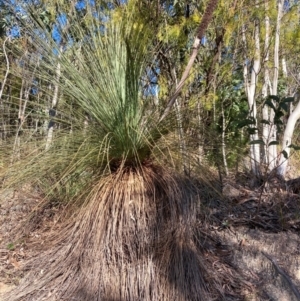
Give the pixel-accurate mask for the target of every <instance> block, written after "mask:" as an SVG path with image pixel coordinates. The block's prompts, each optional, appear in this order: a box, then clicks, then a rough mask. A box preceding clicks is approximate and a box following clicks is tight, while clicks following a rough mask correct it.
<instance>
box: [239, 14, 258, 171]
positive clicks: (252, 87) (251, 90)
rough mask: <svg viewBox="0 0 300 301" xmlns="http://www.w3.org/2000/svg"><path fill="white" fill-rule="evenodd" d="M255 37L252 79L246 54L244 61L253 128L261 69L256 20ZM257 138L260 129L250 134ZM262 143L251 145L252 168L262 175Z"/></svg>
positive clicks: (251, 140)
mask: <svg viewBox="0 0 300 301" xmlns="http://www.w3.org/2000/svg"><path fill="white" fill-rule="evenodd" d="M245 30H246V29H245V26H243V32H242V39H243V44H244V51H246V49H247V45H246V33H245ZM254 39H255V52H254V59H253V66H252V70H251V73H250V80H249V74H248V62H249V59H248V58H247V57H246V56H245V62H244V84H245V90H246V95H247V98H248V106H249V117H251V118H253V120H254V122H255V123H254V124H253V125H252V128H257V108H256V100H255V91H256V86H257V78H258V73H259V71H260V59H261V58H260V43H259V42H260V41H259V22H258V20H255V31H254ZM255 140H259V137H258V131H257V130H254V133H253V134H251V135H250V142H253V141H255ZM260 160H261V159H260V144H258V143H254V144H251V147H250V161H251V170H252V173H253V174H254V175H255V176H259V175H260V163H261V162H260Z"/></svg>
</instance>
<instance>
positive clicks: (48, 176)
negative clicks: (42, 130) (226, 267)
mask: <svg viewBox="0 0 300 301" xmlns="http://www.w3.org/2000/svg"><path fill="white" fill-rule="evenodd" d="M213 2H216V1H213ZM135 4H136V3H135V1H128V3H127V4H126V5H123V6H121V7H119V8H117V9H115V10H108V11H106V12H105V13H104V12H103V10H101V9H100V7H99V8H97V7H96V6H88V5H87V6H86V7H85V11H84V12H83V11H78V12H77V13H76V12H73V13H70V14H69V15H68V16H67V18H68V19H67V22H68V23H69V24H71V26H69V27H68V30H64V31H62V32H61V34H63V35H65V40H66V41H68V43H66V46H65V50H64V51H63V52H60V53H59V55H58V53H57V50H56V49H57V45H56V44H55V43H54V42H52V41H51V34H48V35H47V34H46V27H45V23H43V22H41V20H40V19H39V17H38V16H44V15H42V14H40V13H39V12H38V11H34V12H32V13H31V14H28V17H27V19H26V18H25V21H26V24H27V25H26V31H27V32H29V31H30V34H31V35H32V39H31V42H32V44H33V45H34V47H35V49H37V50H38V51H40V53H41V60H40V63H39V66H38V67H37V68H36V66H32V68H35V70H36V72H37V74H38V76H39V77H40V78H42V79H43V81H44V82H45V87H48V86H49V84H47V82H48V83H52V84H54V86H57V87H58V88H59V90H60V91H62V93H63V97H61V99H60V107H59V110H58V114H57V116H56V117H55V118H56V122H57V123H59V124H60V127H59V130H58V131H57V132H56V134H55V135H54V136H53V137H52V141H51V147H49V148H48V147H47V150H46V149H45V141H43V140H42V141H40V148H37V147H34V149H32V150H31V151H27V152H26V153H24V154H23V155H22V156H21V158H20V160H19V161H17V162H14V164H13V166H11V167H10V168H9V169H7V170H6V173H5V179H6V180H5V185H6V186H7V187H11V186H14V185H18V184H19V183H23V182H24V181H27V182H28V181H29V182H30V183H31V184H36V185H39V186H40V187H42V188H43V189H44V188H47V189H48V190H47V194H46V195H48V196H49V195H54V193H55V192H56V191H58V192H59V193H60V195H59V196H56V197H57V198H60V199H64V201H66V200H69V201H70V202H71V204H73V205H72V208H73V211H72V212H74V214H73V215H72V216H71V217H69V218H68V219H67V220H66V221H65V223H63V227H62V228H61V229H60V231H59V233H56V234H55V235H54V236H53V237H52V238H50V241H51V242H52V243H53V245H52V247H51V248H49V249H48V250H45V251H44V252H42V253H41V255H39V257H38V258H34V259H33V260H32V261H31V262H30V263H29V266H28V267H29V268H30V270H31V272H30V273H29V275H28V277H27V278H25V279H24V280H23V281H22V282H21V284H20V285H19V287H18V288H16V289H15V290H13V291H12V292H11V293H9V294H8V295H6V296H4V297H3V299H2V300H10V301H13V300H44V299H45V300H81V301H85V300H86V301H93V300H94V301H96V300H210V297H209V291H211V292H212V290H213V289H212V285H210V284H208V283H206V281H205V277H206V276H207V270H208V268H207V263H206V262H205V261H204V260H203V257H202V256H201V237H200V234H199V233H200V232H199V229H198V228H197V227H196V225H197V214H198V208H199V191H198V188H197V185H195V183H193V182H192V181H191V180H190V179H188V178H186V177H184V176H182V175H180V173H178V172H177V171H176V169H175V168H174V167H172V164H171V162H173V158H172V157H171V156H169V155H168V154H169V153H170V154H171V153H172V152H167V151H165V150H167V147H166V145H164V144H165V143H166V142H165V141H166V140H164V135H166V134H168V133H169V132H170V131H172V129H173V128H174V125H175V126H176V118H175V116H174V114H173V113H172V111H171V109H170V107H169V106H168V113H166V111H165V112H163V110H162V109H160V108H159V107H158V106H152V105H151V103H152V102H151V103H149V102H148V100H147V97H144V96H145V95H144V93H143V90H142V89H141V87H142V85H141V78H142V77H143V76H145V73H146V69H147V66H148V65H149V64H151V63H153V61H152V58H153V57H155V56H153V53H154V52H155V46H154V45H153V41H152V38H151V36H152V30H151V25H150V23H147V22H145V20H144V19H142V18H141V16H140V15H139V14H137V11H136V9H135V8H136V5H135ZM43 9H44V8H43ZM83 13H84V15H82V14H83ZM30 16H31V17H30ZM31 26H33V27H31ZM206 26H207V24H206ZM41 32H43V33H45V35H46V36H45V35H41ZM58 65H59V66H60V75H59V77H58V76H55V66H58ZM39 89H42V87H39ZM46 91H47V89H45V93H47V92H46ZM31 106H34V103H32V104H31ZM169 111H170V112H169ZM70 112H71V114H70ZM161 116H163V117H161ZM70 127H72V131H70ZM35 146H36V142H35ZM6 147H7V146H6ZM175 151H176V150H175ZM20 171H21V172H20ZM62 192H65V194H62ZM74 208H75V209H74ZM214 293H216V291H214Z"/></svg>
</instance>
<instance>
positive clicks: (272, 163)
mask: <svg viewBox="0 0 300 301" xmlns="http://www.w3.org/2000/svg"><path fill="white" fill-rule="evenodd" d="M283 2H284V0H278V1H277V20H276V31H275V45H274V73H273V82H272V94H273V95H277V93H278V74H279V44H280V27H281V18H282V12H283ZM274 117H275V112H274V110H271V112H270V120H271V121H272V124H271V127H270V141H276V140H277V127H276V125H275V124H274V122H273V121H274ZM268 148H269V151H268V154H269V170H273V169H274V168H276V166H277V163H278V162H277V159H278V155H277V146H276V145H270V146H269V147H268Z"/></svg>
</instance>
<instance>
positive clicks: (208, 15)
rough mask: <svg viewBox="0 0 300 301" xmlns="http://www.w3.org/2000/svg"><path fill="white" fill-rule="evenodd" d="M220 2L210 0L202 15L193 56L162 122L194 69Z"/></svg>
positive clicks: (163, 115) (162, 117) (161, 118)
mask: <svg viewBox="0 0 300 301" xmlns="http://www.w3.org/2000/svg"><path fill="white" fill-rule="evenodd" d="M218 2H219V0H210V1H209V3H208V4H207V7H206V10H205V13H204V15H203V17H202V20H201V23H200V25H199V27H198V30H197V35H196V38H195V41H194V44H193V48H192V49H193V51H192V54H191V57H190V59H189V62H188V64H187V66H186V68H185V70H184V72H183V74H182V77H181V80H180V82H179V83H178V85H177V86H176V90H175V92H174V94H173V95H172V97H171V99H170V100H169V103H168V104H167V107H166V109H165V110H164V112H163V114H162V116H161V117H160V119H159V122H161V121H162V120H163V119H165V118H166V116H167V115H168V114H169V112H170V110H171V108H172V107H173V105H174V103H175V100H176V98H177V97H178V95H179V93H180V91H181V89H182V87H183V85H184V83H185V81H186V79H187V78H188V76H189V73H190V71H191V69H192V66H193V63H194V61H195V59H196V56H197V54H198V51H199V47H200V43H201V39H202V38H203V37H204V33H205V31H206V29H207V27H208V24H209V23H210V21H211V19H212V17H213V13H214V11H215V9H216V7H217V4H218Z"/></svg>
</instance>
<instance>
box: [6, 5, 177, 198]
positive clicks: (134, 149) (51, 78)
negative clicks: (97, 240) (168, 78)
mask: <svg viewBox="0 0 300 301" xmlns="http://www.w3.org/2000/svg"><path fill="white" fill-rule="evenodd" d="M134 7H135V1H129V3H128V5H127V6H123V7H122V8H120V9H119V10H118V11H114V10H111V11H109V10H108V11H107V12H106V14H107V19H108V20H107V21H106V22H105V23H103V22H102V21H101V20H100V19H99V18H95V17H94V16H93V10H92V9H91V8H88V9H87V10H86V12H85V15H84V18H80V22H78V19H77V18H78V16H77V14H74V15H68V23H70V24H72V26H71V27H68V26H67V27H66V28H62V29H61V38H62V43H65V45H66V46H63V47H62V46H60V45H57V44H56V43H55V41H53V39H52V37H51V32H49V31H47V27H48V25H49V22H50V21H49V20H50V19H51V18H52V19H53V17H51V18H50V17H49V19H47V20H46V19H45V16H47V14H46V15H45V14H35V11H34V10H33V9H34V8H31V9H32V11H31V12H30V14H29V16H34V19H32V18H31V17H30V22H28V21H29V20H27V19H25V20H23V21H24V22H25V23H24V24H23V25H25V26H26V32H27V35H28V36H31V39H30V40H29V41H32V43H31V44H30V47H31V51H32V54H31V55H32V56H33V55H36V54H38V53H40V54H41V55H42V56H43V59H42V60H40V61H39V64H38V66H37V65H36V64H29V65H28V70H27V72H28V73H29V74H33V73H34V74H35V76H36V77H38V78H41V79H42V81H43V86H40V87H39V89H40V93H44V95H45V96H46V97H48V96H49V100H51V98H52V97H53V92H52V91H51V90H49V89H48V88H47V87H49V85H50V86H52V87H53V86H58V90H59V93H60V94H61V97H60V98H61V99H60V101H59V104H58V113H57V116H56V117H55V118H54V119H53V121H54V122H55V124H56V128H55V132H54V138H53V141H52V144H51V147H50V149H49V150H45V141H44V140H40V141H34V144H33V145H32V148H33V149H34V151H30V152H29V153H27V154H26V152H24V151H22V147H21V154H22V156H21V159H20V160H14V162H13V166H11V168H9V169H8V170H7V172H6V174H5V177H7V179H8V180H7V181H6V185H7V186H10V185H18V183H20V182H23V181H30V182H31V183H35V184H37V185H38V186H39V187H41V188H43V190H46V191H48V193H50V194H51V195H52V197H59V198H63V199H64V200H68V199H74V198H77V197H79V196H82V194H84V193H85V191H86V192H87V191H88V190H89V189H90V188H89V187H90V186H89V185H92V183H93V181H92V180H95V179H97V178H100V177H101V176H102V175H103V174H107V173H109V172H111V171H112V170H115V169H118V168H119V167H120V166H121V165H122V164H125V165H139V164H142V163H143V162H144V161H146V160H149V159H150V157H151V155H152V149H153V148H154V147H155V145H156V144H157V141H158V140H159V139H160V137H161V136H162V135H163V134H164V133H166V132H168V127H169V126H170V123H173V117H172V114H170V117H169V118H167V119H166V120H165V121H164V122H161V123H158V119H159V111H158V109H157V108H156V107H153V106H150V105H149V100H148V99H147V98H146V97H145V96H144V92H143V87H142V85H141V79H142V77H143V76H145V72H146V70H147V66H148V65H149V64H150V63H151V61H152V60H153V57H152V56H151V55H152V50H153V39H152V37H151V36H152V31H151V27H150V26H149V25H148V24H144V23H143V19H141V18H139V15H138V11H137V10H136V9H134ZM63 9H64V7H61V10H60V12H63ZM116 14H121V15H122V18H121V19H120V18H117V16H116ZM47 18H48V17H47ZM72 18H74V19H72ZM41 32H43V33H44V36H45V37H46V38H42V36H41V35H40V33H41ZM70 37H76V40H73V41H72V43H71V44H68V41H69V39H70ZM12 46H13V45H12ZM53 49H56V50H55V51H53ZM11 51H12V52H13V53H15V54H16V55H18V56H22V55H23V53H20V49H19V48H18V49H17V48H12V49H11ZM24 51H27V50H26V49H25V50H24ZM57 66H60V70H61V71H60V72H61V76H60V77H59V78H57V77H56V76H55V72H56V71H55V70H56V68H57ZM15 79H17V77H15ZM62 94H63V97H62ZM28 110H30V111H31V112H32V111H35V112H41V107H40V105H39V104H38V103H35V102H31V107H28ZM37 114H38V115H39V117H40V118H41V113H37ZM43 119H44V118H43ZM5 147H6V148H7V147H9V146H5ZM26 147H27V148H28V149H30V146H29V145H27V146H26ZM11 148H13V146H11ZM20 171H21V172H20Z"/></svg>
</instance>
